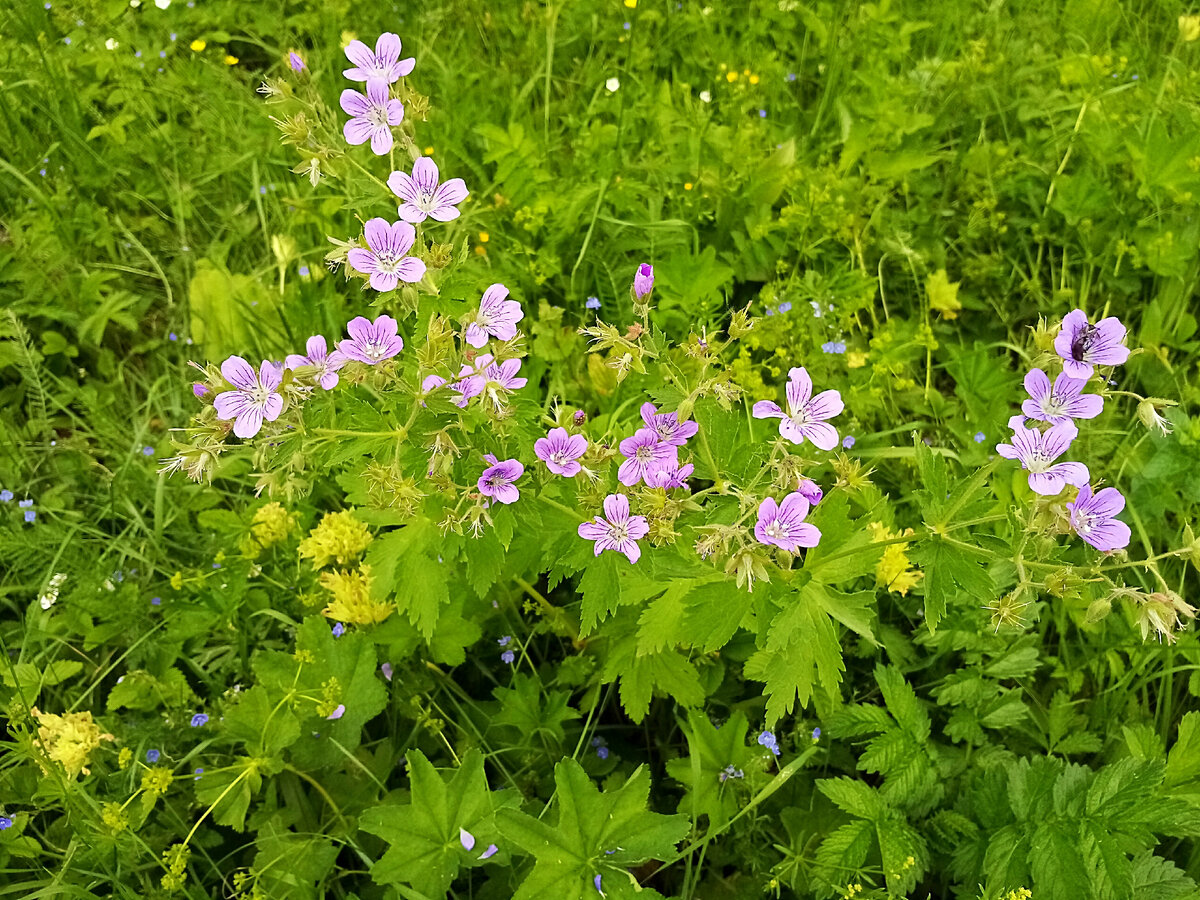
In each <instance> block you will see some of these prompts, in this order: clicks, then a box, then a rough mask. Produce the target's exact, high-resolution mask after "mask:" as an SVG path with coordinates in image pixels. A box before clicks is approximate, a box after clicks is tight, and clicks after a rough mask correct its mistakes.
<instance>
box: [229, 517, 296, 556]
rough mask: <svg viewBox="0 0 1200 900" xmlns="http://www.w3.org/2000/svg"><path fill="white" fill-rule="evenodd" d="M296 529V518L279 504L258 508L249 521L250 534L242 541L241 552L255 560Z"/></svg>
mask: <svg viewBox="0 0 1200 900" xmlns="http://www.w3.org/2000/svg"><path fill="white" fill-rule="evenodd" d="M295 529H296V516H295V514H294V513H289V512H288V511H287V510H286V509H284V508H283V504H281V503H268V504H267V505H266V506H260V507H259V508H258V509H257V510H256V511H255V513H254V518H253V519H251V520H250V533H249V534H248V535H246V537H245V538H244V539H243V540H242V552H243V553H244V554H245V555H246V556H247V557H249V558H250V559H255V558H256V557H257V556H258V555H259V554H260V553H261V552H262V551H263V550H266V549H267V548H268V547H273V546H275V545H276V544H278V543H279V542H280V541H283V540H286V539H287V536H288V535H289V534H291V533H292V532H293V531H294V530H295Z"/></svg>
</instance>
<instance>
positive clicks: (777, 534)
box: [754, 491, 821, 553]
mask: <svg viewBox="0 0 1200 900" xmlns="http://www.w3.org/2000/svg"><path fill="white" fill-rule="evenodd" d="M808 509H809V505H808V500H806V499H805V498H804V495H803V494H801V493H800V492H799V491H794V492H792V493H790V494H788V495H787V496H786V497H784V498H783V502H782V503H776V502H775V500H774V498H772V497H768V498H767V499H765V500H764V501H763V502H762V503H761V504H760V505H759V507H758V523H757V524H756V525H755V526H754V536H755V537H756V538H758V541H759V543H761V544H769V545H772V546H775V547H779V548H780V549H782V550H786V551H787V552H788V553H795V552H796V551H797V550H799V549H800V548H801V547H815V546H817V543H818V542H819V541H820V540H821V532H820V531H819V530H818V529H817V526H815V525H810V524H809V523H808V522H805V521H804V519H805V517H806V516H807V515H808Z"/></svg>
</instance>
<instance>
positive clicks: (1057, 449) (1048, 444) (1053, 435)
mask: <svg viewBox="0 0 1200 900" xmlns="http://www.w3.org/2000/svg"><path fill="white" fill-rule="evenodd" d="M1078 436H1079V428H1078V427H1077V426H1076V425H1075V423H1074V422H1072V421H1070V420H1069V419H1068V420H1067V421H1065V422H1059V423H1058V424H1057V425H1051V426H1050V428H1049V429H1048V430H1047V431H1046V432H1045V433H1044V434H1043V435H1042V451H1043V452H1044V453H1045V454H1046V455H1047V456H1048V457H1049V458H1050V459H1058V458H1059V457H1060V456H1062V455H1063V454H1064V453H1066V452H1067V450H1069V449H1070V447H1071V442H1072V441H1074V440H1075V438H1077V437H1078Z"/></svg>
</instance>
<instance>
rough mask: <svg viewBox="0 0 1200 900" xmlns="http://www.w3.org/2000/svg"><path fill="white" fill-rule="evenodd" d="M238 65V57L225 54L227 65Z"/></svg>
mask: <svg viewBox="0 0 1200 900" xmlns="http://www.w3.org/2000/svg"><path fill="white" fill-rule="evenodd" d="M237 64H238V58H237V57H236V56H233V55H232V54H230V53H226V54H225V65H227V66H236V65H237Z"/></svg>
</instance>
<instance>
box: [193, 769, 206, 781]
mask: <svg viewBox="0 0 1200 900" xmlns="http://www.w3.org/2000/svg"><path fill="white" fill-rule="evenodd" d="M194 774H195V776H196V777H195V778H194V779H192V780H193V781H199V780H200V776H201V775H203V774H204V770H203V769H200V768H197V769H196V771H195V772H194Z"/></svg>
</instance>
